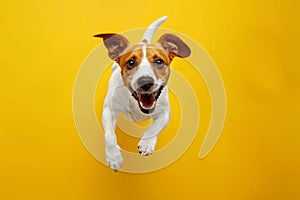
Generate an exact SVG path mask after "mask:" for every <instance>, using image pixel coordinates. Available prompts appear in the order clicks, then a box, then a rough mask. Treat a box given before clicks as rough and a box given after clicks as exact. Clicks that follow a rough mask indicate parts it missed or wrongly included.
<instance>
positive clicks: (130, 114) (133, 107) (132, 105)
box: [124, 98, 150, 122]
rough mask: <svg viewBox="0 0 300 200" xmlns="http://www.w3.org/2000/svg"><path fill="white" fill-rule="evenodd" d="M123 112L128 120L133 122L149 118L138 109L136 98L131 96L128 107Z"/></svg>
mask: <svg viewBox="0 0 300 200" xmlns="http://www.w3.org/2000/svg"><path fill="white" fill-rule="evenodd" d="M124 114H125V115H126V117H127V118H128V119H129V120H132V121H134V122H140V121H146V120H148V119H149V118H150V116H149V115H145V114H143V113H142V112H141V111H140V108H139V106H138V105H137V102H136V100H135V99H133V98H130V100H129V104H128V109H127V111H126V112H125V113H124Z"/></svg>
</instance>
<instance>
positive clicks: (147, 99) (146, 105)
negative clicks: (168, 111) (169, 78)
mask: <svg viewBox="0 0 300 200" xmlns="http://www.w3.org/2000/svg"><path fill="white" fill-rule="evenodd" d="M163 88H164V86H161V87H160V88H159V89H158V90H157V91H154V92H139V91H134V92H133V93H132V96H133V97H134V98H135V99H136V100H137V102H138V104H139V107H140V110H141V111H142V112H143V113H145V114H150V113H152V112H153V111H154V109H155V105H156V101H157V99H158V97H159V95H160V93H161V91H162V89H163Z"/></svg>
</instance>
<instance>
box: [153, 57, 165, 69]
mask: <svg viewBox="0 0 300 200" xmlns="http://www.w3.org/2000/svg"><path fill="white" fill-rule="evenodd" d="M154 64H155V65H156V66H157V67H158V68H163V67H164V66H165V63H164V61H163V60H162V59H160V58H159V59H157V60H155V61H154Z"/></svg>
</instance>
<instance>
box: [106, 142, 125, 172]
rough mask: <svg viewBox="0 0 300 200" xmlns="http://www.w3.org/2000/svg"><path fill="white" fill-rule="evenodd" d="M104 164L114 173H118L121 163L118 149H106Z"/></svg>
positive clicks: (121, 159)
mask: <svg viewBox="0 0 300 200" xmlns="http://www.w3.org/2000/svg"><path fill="white" fill-rule="evenodd" d="M106 162H107V164H108V166H109V167H110V168H111V169H113V170H114V171H115V172H116V171H118V169H119V168H120V167H121V165H122V163H123V158H122V155H121V152H120V147H118V146H114V147H107V148H106Z"/></svg>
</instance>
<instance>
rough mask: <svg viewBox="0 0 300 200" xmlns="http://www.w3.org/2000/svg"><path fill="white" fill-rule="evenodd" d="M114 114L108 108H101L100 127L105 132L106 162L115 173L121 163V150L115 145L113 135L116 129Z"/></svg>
mask: <svg viewBox="0 0 300 200" xmlns="http://www.w3.org/2000/svg"><path fill="white" fill-rule="evenodd" d="M116 115H117V114H116V113H113V111H111V110H110V109H109V108H108V107H104V108H103V112H102V125H103V128H104V132H105V142H106V148H105V151H106V161H107V163H108V165H109V167H110V168H112V169H113V170H115V171H117V170H118V169H119V168H120V167H121V165H122V163H123V158H122V155H121V148H120V147H119V145H118V144H117V137H116V134H115V127H116Z"/></svg>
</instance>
